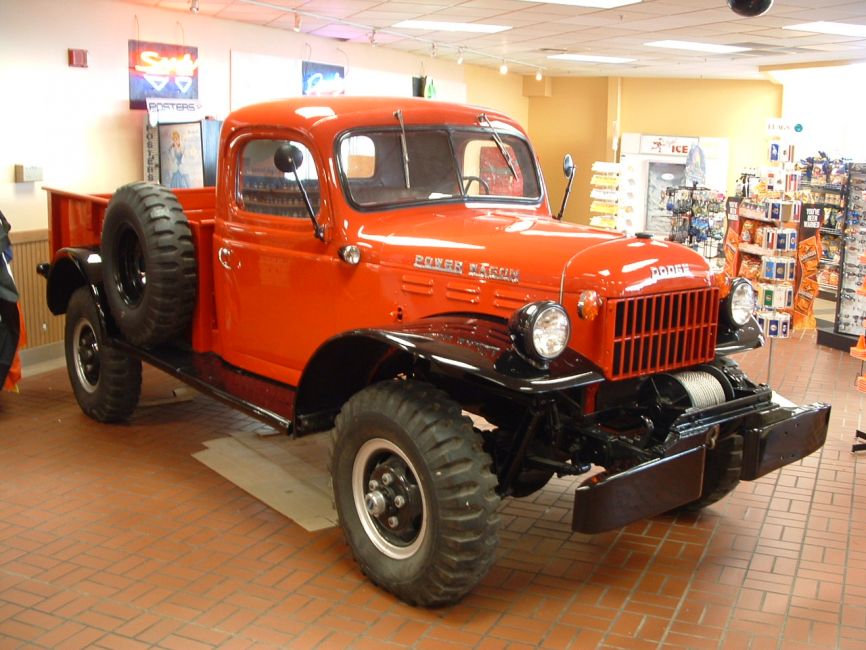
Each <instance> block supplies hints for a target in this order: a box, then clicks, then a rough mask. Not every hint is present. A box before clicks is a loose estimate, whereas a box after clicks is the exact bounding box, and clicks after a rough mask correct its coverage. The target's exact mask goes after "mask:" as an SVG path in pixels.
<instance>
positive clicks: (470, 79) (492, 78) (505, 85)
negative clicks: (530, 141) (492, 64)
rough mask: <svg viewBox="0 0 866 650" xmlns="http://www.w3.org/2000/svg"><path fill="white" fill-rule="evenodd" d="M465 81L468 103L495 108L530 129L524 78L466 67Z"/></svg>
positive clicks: (485, 69) (475, 67) (496, 71)
mask: <svg viewBox="0 0 866 650" xmlns="http://www.w3.org/2000/svg"><path fill="white" fill-rule="evenodd" d="M463 79H464V81H465V82H466V101H467V102H468V103H470V104H477V105H478V106H487V107H490V108H495V109H497V110H499V111H502V112H503V113H505V114H506V115H510V116H511V117H513V118H514V119H515V120H517V122H518V123H519V124H520V125H521V126H522V127H523V128H524V129H527V130H528V129H529V99H528V98H527V97H524V96H523V77H521V76H519V75H515V74H507V75H502V74H499V71H498V70H492V69H489V68H480V67H478V66H466V70H465V73H464V75H463Z"/></svg>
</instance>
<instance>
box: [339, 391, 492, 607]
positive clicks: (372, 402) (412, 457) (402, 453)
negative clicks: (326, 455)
mask: <svg viewBox="0 0 866 650" xmlns="http://www.w3.org/2000/svg"><path fill="white" fill-rule="evenodd" d="M489 468H490V457H489V456H488V455H487V454H486V453H484V452H483V451H482V449H481V438H480V436H479V435H478V434H477V433H476V432H475V431H473V429H472V424H471V422H470V421H469V419H468V418H464V417H463V416H462V415H461V412H460V407H459V406H458V405H457V404H456V403H454V402H453V401H452V400H450V399H449V398H448V397H447V396H446V395H445V394H444V393H442V392H441V391H439V390H437V389H435V388H433V387H431V386H429V385H426V384H421V383H417V382H412V381H392V382H384V383H380V384H375V385H373V386H370V387H368V388H365V389H364V390H362V391H360V392H359V393H358V394H356V395H355V396H354V397H352V398H351V399H350V400H349V401H348V402H347V403H346V405H345V406H344V407H343V409H342V411H341V412H340V414H339V416H338V417H337V422H336V427H335V429H334V444H333V456H332V459H331V478H332V481H333V487H334V498H335V501H336V507H337V513H338V515H339V517H340V524H341V525H342V527H343V532H344V534H345V536H346V541H347V542H348V544H349V546H350V548H351V549H352V553H353V554H354V556H355V559H356V560H357V562H358V564H359V566H360V567H361V570H362V571H363V572H364V574H366V575H367V576H368V577H369V578H370V579H371V580H372V581H373V582H375V583H376V584H378V585H379V586H381V587H383V588H384V589H386V590H388V591H390V592H392V593H393V594H395V595H396V596H397V597H398V598H400V599H402V600H404V601H406V602H407V603H410V604H412V605H423V606H426V607H431V606H438V605H446V604H450V603H453V602H456V601H457V600H459V599H460V598H461V597H462V596H463V595H465V594H466V593H467V592H468V591H469V590H470V589H472V588H473V587H474V586H475V585H476V584H477V583H478V582H479V581H480V580H481V578H482V577H483V576H484V575H485V574H486V573H487V570H488V569H489V568H490V565H491V564H492V563H493V559H494V555H495V549H496V544H497V541H498V540H497V530H498V526H499V517H498V515H497V513H496V510H497V507H498V505H499V497H498V496H497V495H496V491H495V489H496V477H495V476H494V475H493V474H492V473H491V472H490V469H489Z"/></svg>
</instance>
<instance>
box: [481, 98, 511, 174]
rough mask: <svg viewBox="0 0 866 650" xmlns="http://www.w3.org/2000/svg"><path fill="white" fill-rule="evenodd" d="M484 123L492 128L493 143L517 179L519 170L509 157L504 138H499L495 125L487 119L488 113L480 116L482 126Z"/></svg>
mask: <svg viewBox="0 0 866 650" xmlns="http://www.w3.org/2000/svg"><path fill="white" fill-rule="evenodd" d="M482 122H487V126H489V127H490V135H492V136H493V141H494V142H495V143H496V146H497V147H498V148H499V153H501V154H502V157H503V158H504V159H505V163H506V164H507V165H508V169H510V170H511V175H512V176H513V177H514V178H515V179H516V178H517V170H516V169H515V168H514V162H513V161H512V160H511V156H510V155H509V153H508V150H507V149H506V148H505V145H504V144H503V142H502V138H500V137H499V133H497V132H496V129H495V128H493V124H492V123H491V122H490V118H488V117H487V113H482V114H481V115H479V116H478V123H479V124H481V123H482Z"/></svg>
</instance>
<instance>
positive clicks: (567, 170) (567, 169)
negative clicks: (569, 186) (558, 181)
mask: <svg viewBox="0 0 866 650" xmlns="http://www.w3.org/2000/svg"><path fill="white" fill-rule="evenodd" d="M562 172H563V173H564V174H565V177H566V178H571V176H572V175H573V174H574V160H572V158H571V154H570V153H567V154H565V158H564V159H563V161H562Z"/></svg>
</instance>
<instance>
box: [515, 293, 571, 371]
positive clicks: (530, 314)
mask: <svg viewBox="0 0 866 650" xmlns="http://www.w3.org/2000/svg"><path fill="white" fill-rule="evenodd" d="M509 329H510V330H511V338H512V340H513V341H514V345H515V348H516V349H517V350H518V352H520V353H521V354H522V355H523V356H525V357H528V358H529V359H531V360H534V361H538V362H541V363H546V362H548V361H551V360H552V359H555V358H556V357H558V356H559V355H560V354H562V352H563V351H564V350H565V348H566V347H567V346H568V339H569V337H570V336H571V322H570V321H569V320H568V314H567V313H566V311H565V308H564V307H563V306H562V305H560V304H559V303H558V302H554V301H552V300H545V301H541V302H532V303H529V304H528V305H525V306H524V307H522V308H520V309H518V310H517V311H516V312H514V315H513V316H512V317H511V321H510V323H509Z"/></svg>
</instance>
